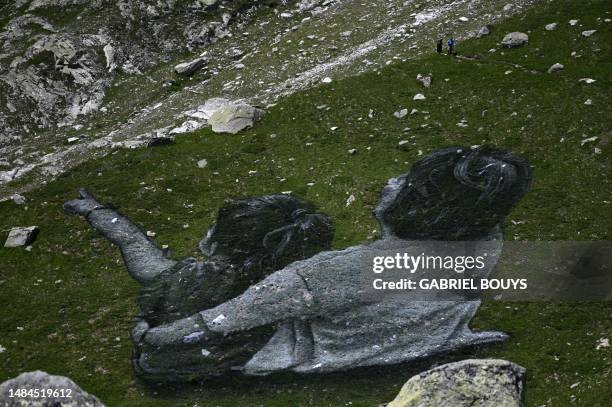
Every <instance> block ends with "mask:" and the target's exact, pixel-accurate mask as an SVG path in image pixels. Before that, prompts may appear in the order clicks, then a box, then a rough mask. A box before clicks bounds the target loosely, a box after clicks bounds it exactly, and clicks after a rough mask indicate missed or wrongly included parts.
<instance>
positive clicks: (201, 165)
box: [198, 159, 208, 168]
mask: <svg viewBox="0 0 612 407" xmlns="http://www.w3.org/2000/svg"><path fill="white" fill-rule="evenodd" d="M207 165H208V161H207V160H206V159H203V160H200V161H198V167H199V168H205V167H206V166H207Z"/></svg>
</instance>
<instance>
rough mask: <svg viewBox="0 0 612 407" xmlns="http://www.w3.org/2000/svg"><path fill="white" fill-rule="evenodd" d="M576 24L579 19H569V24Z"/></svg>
mask: <svg viewBox="0 0 612 407" xmlns="http://www.w3.org/2000/svg"><path fill="white" fill-rule="evenodd" d="M576 24H578V20H569V25H571V26H572V27H573V26H575V25H576Z"/></svg>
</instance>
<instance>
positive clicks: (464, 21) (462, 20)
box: [459, 17, 470, 23]
mask: <svg viewBox="0 0 612 407" xmlns="http://www.w3.org/2000/svg"><path fill="white" fill-rule="evenodd" d="M459 21H461V22H462V23H466V22H468V21H470V19H469V18H467V17H459Z"/></svg>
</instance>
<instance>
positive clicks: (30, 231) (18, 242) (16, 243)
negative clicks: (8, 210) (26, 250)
mask: <svg viewBox="0 0 612 407" xmlns="http://www.w3.org/2000/svg"><path fill="white" fill-rule="evenodd" d="M37 234H38V226H29V227H18V228H12V229H11V230H10V232H9V235H8V238H7V239H6V242H5V243H4V247H21V246H27V245H29V244H30V243H32V242H33V241H34V239H36V235H37Z"/></svg>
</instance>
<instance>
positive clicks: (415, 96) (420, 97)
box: [412, 93, 427, 100]
mask: <svg viewBox="0 0 612 407" xmlns="http://www.w3.org/2000/svg"><path fill="white" fill-rule="evenodd" d="M425 99H427V98H426V97H425V95H423V94H422V93H417V94H416V95H414V97H413V98H412V100H425Z"/></svg>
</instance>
